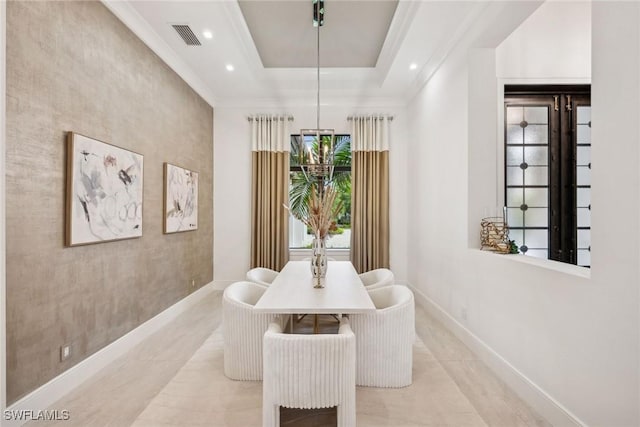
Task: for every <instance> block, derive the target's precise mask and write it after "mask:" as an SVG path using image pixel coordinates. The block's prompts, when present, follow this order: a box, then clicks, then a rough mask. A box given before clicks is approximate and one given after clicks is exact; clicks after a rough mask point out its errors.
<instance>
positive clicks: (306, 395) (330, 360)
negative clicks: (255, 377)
mask: <svg viewBox="0 0 640 427" xmlns="http://www.w3.org/2000/svg"><path fill="white" fill-rule="evenodd" d="M355 361H356V343H355V337H354V335H353V332H352V331H351V328H350V327H349V320H348V319H347V318H343V319H342V321H341V322H340V329H339V330H338V333H337V334H316V335H299V334H283V333H282V325H281V322H280V319H278V322H274V323H272V324H271V325H269V329H268V330H267V332H266V333H265V334H264V380H263V382H262V426H263V427H276V426H280V410H279V407H280V406H284V407H287V408H303V409H311V408H330V407H333V406H337V407H338V427H353V426H355V425H356V384H355V380H356V374H355Z"/></svg>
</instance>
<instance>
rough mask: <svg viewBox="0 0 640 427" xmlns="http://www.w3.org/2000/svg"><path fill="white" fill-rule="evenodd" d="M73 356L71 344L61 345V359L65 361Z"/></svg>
mask: <svg viewBox="0 0 640 427" xmlns="http://www.w3.org/2000/svg"><path fill="white" fill-rule="evenodd" d="M70 357H71V345H69V344H67V345H63V346H62V347H60V361H61V362H64V361H65V360H67V359H68V358H70Z"/></svg>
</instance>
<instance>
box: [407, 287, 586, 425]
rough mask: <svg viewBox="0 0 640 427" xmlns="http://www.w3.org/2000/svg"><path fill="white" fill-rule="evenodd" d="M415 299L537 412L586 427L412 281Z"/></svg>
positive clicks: (552, 420) (559, 422)
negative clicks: (417, 287)
mask: <svg viewBox="0 0 640 427" xmlns="http://www.w3.org/2000/svg"><path fill="white" fill-rule="evenodd" d="M408 286H409V287H410V288H411V290H413V293H414V295H415V299H416V301H417V302H418V303H419V304H420V305H422V306H423V307H424V308H425V310H427V312H429V313H430V314H431V315H432V316H433V317H435V318H436V319H437V320H439V321H440V322H441V323H442V324H443V325H444V326H445V327H447V328H448V329H449V330H450V331H451V332H452V333H453V334H454V335H455V336H456V337H457V338H458V339H459V340H460V341H462V342H463V343H464V344H465V345H467V347H469V348H470V349H471V351H473V352H474V353H475V354H476V355H477V356H478V358H479V359H480V360H482V361H483V362H484V363H485V364H486V365H487V366H488V367H489V368H490V369H491V370H492V371H493V372H494V373H495V374H496V375H497V376H498V377H499V378H500V379H501V380H502V381H504V382H505V383H506V384H507V385H508V386H509V387H511V389H512V390H513V391H514V392H515V393H516V394H517V395H518V396H520V397H521V398H522V399H523V400H524V401H525V402H527V403H528V404H529V405H530V406H531V407H532V408H533V409H534V410H535V411H537V412H538V413H539V414H540V415H542V416H543V417H544V418H545V419H546V420H547V421H548V422H550V423H551V424H552V425H554V426H555V427H564V426H571V427H576V426H578V427H586V426H587V424H585V423H584V422H583V421H581V420H580V419H579V418H578V417H576V416H575V415H574V414H572V413H571V412H570V411H569V410H568V409H567V408H565V407H564V406H563V405H562V404H561V403H560V402H558V401H557V400H555V399H554V398H553V397H551V396H550V395H549V394H548V393H547V392H545V391H544V390H543V389H542V388H540V387H539V386H538V385H537V384H535V383H534V382H533V381H531V380H530V379H529V378H527V377H526V376H525V375H524V374H523V373H522V372H520V371H519V370H518V369H517V368H516V367H514V366H513V365H511V364H510V363H509V362H508V361H507V360H505V359H504V358H503V357H502V356H500V355H499V354H498V353H497V352H496V351H495V350H493V349H492V348H491V347H489V345H487V344H486V343H485V342H484V341H482V340H481V339H480V338H479V337H477V336H476V335H474V334H473V332H471V331H470V330H468V329H467V328H466V327H465V326H464V325H462V324H461V323H460V322H458V321H457V320H456V319H455V318H454V317H453V316H451V315H450V314H449V313H448V312H447V311H446V310H444V309H443V308H442V307H441V306H440V305H439V304H438V303H436V302H435V301H433V300H432V299H431V298H429V297H428V296H426V295H425V294H423V293H422V292H421V291H420V290H418V289H416V288H415V287H414V286H412V285H411V284H408Z"/></svg>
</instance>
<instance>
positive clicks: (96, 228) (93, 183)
mask: <svg viewBox="0 0 640 427" xmlns="http://www.w3.org/2000/svg"><path fill="white" fill-rule="evenodd" d="M142 178H143V156H142V155H141V154H138V153H134V152H133V151H129V150H125V149H124V148H120V147H116V146H115V145H111V144H107V143H105V142H102V141H98V140H97V139H93V138H89V137H87V136H84V135H80V134H77V133H74V132H69V135H68V138H67V195H66V196H67V205H66V233H65V234H66V242H65V243H66V245H67V246H76V245H88V244H91V243H100V242H110V241H113V240H120V239H131V238H135V237H140V236H142V195H143V192H142V188H143V187H142V184H143V182H142Z"/></svg>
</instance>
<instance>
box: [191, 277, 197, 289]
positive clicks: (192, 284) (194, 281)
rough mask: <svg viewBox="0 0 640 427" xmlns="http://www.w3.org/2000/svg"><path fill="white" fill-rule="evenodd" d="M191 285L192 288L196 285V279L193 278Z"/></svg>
mask: <svg viewBox="0 0 640 427" xmlns="http://www.w3.org/2000/svg"><path fill="white" fill-rule="evenodd" d="M191 287H192V288H195V287H196V279H191Z"/></svg>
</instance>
